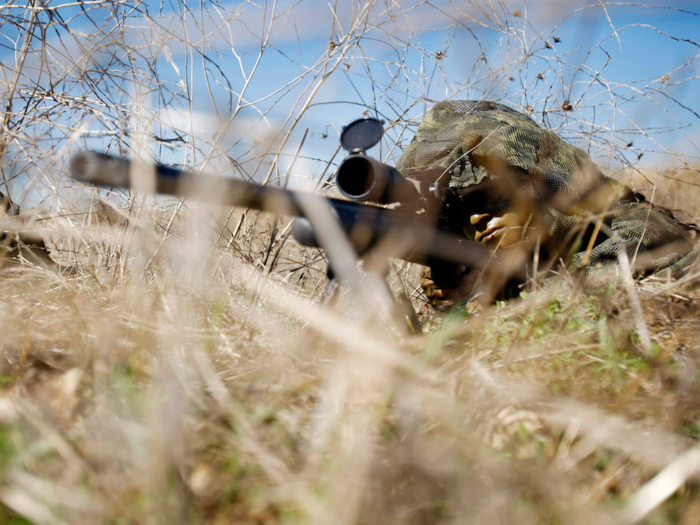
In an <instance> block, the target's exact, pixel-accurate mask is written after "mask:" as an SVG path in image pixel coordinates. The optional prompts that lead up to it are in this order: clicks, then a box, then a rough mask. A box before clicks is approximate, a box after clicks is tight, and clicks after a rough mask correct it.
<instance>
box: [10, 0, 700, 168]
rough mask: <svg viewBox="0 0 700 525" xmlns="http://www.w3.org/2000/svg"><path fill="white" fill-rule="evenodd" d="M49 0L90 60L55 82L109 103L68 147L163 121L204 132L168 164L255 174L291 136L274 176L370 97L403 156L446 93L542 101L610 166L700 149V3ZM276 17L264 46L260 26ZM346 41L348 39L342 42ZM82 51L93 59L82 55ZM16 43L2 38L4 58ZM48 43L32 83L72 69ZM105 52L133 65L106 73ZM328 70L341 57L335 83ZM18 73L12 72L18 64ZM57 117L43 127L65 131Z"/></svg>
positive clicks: (76, 116)
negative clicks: (361, 18) (110, 0)
mask: <svg viewBox="0 0 700 525" xmlns="http://www.w3.org/2000/svg"><path fill="white" fill-rule="evenodd" d="M49 5H51V6H54V7H56V11H55V13H60V14H61V16H62V17H63V19H64V20H69V19H70V24H69V25H70V27H71V29H72V30H73V31H74V32H75V33H74V34H72V35H69V34H67V33H65V32H64V33H61V32H60V31H58V32H53V33H51V32H49V36H48V39H47V41H46V42H45V43H44V48H43V49H44V50H45V49H46V47H47V46H46V44H47V43H48V48H50V49H52V50H53V52H52V54H51V55H50V57H51V59H52V60H55V61H56V66H55V68H56V71H58V70H60V69H61V67H65V66H64V65H63V62H65V63H70V61H71V59H69V58H68V56H69V55H70V56H71V57H72V59H78V60H77V62H78V66H73V65H69V66H67V67H65V71H64V72H67V75H68V76H67V77H65V80H64V81H62V83H54V84H52V88H53V90H54V91H55V92H63V93H64V94H66V95H70V96H82V95H85V96H86V97H87V98H88V100H89V101H91V103H92V102H94V105H93V107H94V111H93V112H92V114H87V113H86V112H84V111H82V110H80V111H79V110H77V109H74V108H72V107H65V108H62V109H61V110H60V112H59V113H57V116H55V117H52V118H53V123H54V124H60V123H67V122H70V124H71V125H72V126H73V127H78V128H80V129H81V130H82V131H81V133H82V135H81V134H75V133H73V134H71V135H69V136H68V135H64V136H62V138H61V139H60V140H58V139H51V138H47V140H46V143H51V140H55V141H56V144H58V145H62V144H63V143H64V142H65V140H66V138H70V139H71V140H72V141H73V142H72V143H71V146H70V147H69V148H65V147H61V149H60V151H61V155H63V158H62V159H61V161H65V158H66V156H67V155H68V154H69V153H70V151H71V148H72V149H76V148H78V149H79V148H91V149H109V150H111V151H115V152H118V153H125V152H126V149H125V147H126V148H127V149H128V147H132V146H134V143H135V141H136V140H137V138H138V133H136V131H138V130H140V131H142V132H143V131H144V130H150V131H151V132H153V133H154V134H155V135H157V136H158V137H160V138H163V139H165V140H166V141H167V140H173V139H177V138H178V136H191V137H194V138H193V139H191V140H190V141H189V146H183V145H182V144H179V143H178V142H165V143H163V142H161V143H154V144H150V146H149V147H148V149H150V151H151V153H153V154H154V155H156V157H158V158H159V159H160V160H162V161H163V162H168V163H185V164H188V165H195V166H198V167H203V168H204V169H209V170H215V169H216V168H224V169H231V167H232V166H236V165H238V166H239V167H240V170H239V174H241V175H244V176H251V177H255V178H256V179H257V180H263V179H264V178H265V177H266V176H267V175H268V174H269V173H270V169H271V161H272V160H273V159H274V155H273V153H274V152H276V151H280V152H281V156H280V157H279V161H278V162H277V164H276V166H275V169H273V170H272V176H273V177H275V176H281V177H284V175H285V172H286V170H287V169H288V167H289V165H290V164H291V159H292V158H293V156H294V154H295V152H296V151H297V149H299V152H300V154H299V159H298V160H297V161H296V162H295V163H294V168H293V170H292V171H293V175H295V176H303V177H309V178H313V177H318V176H319V175H320V173H321V172H322V171H323V169H324V167H325V165H326V162H327V161H328V159H330V158H331V157H332V155H333V153H334V152H335V150H336V148H337V144H338V142H337V139H338V132H339V130H340V128H341V127H342V126H343V125H344V124H346V123H348V122H349V121H351V120H353V119H355V118H358V117H359V116H361V115H362V114H363V112H365V113H366V114H370V115H376V116H380V117H381V118H383V119H385V120H386V121H387V126H388V128H389V129H388V131H387V134H386V136H385V140H384V141H383V142H382V144H381V146H380V148H377V149H376V150H373V151H372V153H374V154H376V155H377V156H381V157H382V158H383V159H385V160H388V161H393V160H396V158H397V157H398V155H400V152H401V149H402V147H403V146H405V144H407V143H408V141H409V140H410V139H411V137H412V135H413V133H414V131H415V129H416V126H417V125H418V123H419V122H420V120H421V118H422V116H423V115H424V114H425V112H426V111H427V110H428V109H429V108H430V107H431V105H432V103H433V102H434V101H438V100H442V99H445V98H460V99H466V98H471V99H489V100H496V101H501V102H504V103H507V104H509V105H511V106H513V107H515V108H517V109H520V110H529V111H532V117H533V118H534V119H536V120H537V121H538V122H540V123H541V124H542V125H544V126H547V127H549V128H551V129H553V130H555V131H557V132H558V133H560V134H561V135H562V136H563V137H564V138H566V139H567V140H569V141H571V142H573V143H575V144H576V145H577V146H579V147H582V148H585V149H587V150H588V151H589V152H590V153H591V154H592V155H593V156H594V157H595V158H596V160H597V161H598V162H599V163H600V164H601V165H603V167H606V168H609V169H615V168H618V167H620V166H625V165H626V166H649V165H662V166H674V165H683V162H690V163H694V162H697V160H698V157H699V156H700V151H699V149H700V131H699V130H700V127H699V126H698V124H700V117H699V115H700V97H698V94H699V93H700V89H698V88H700V79H699V78H698V68H699V67H700V63H699V61H698V58H697V57H698V55H699V54H700V46H699V45H698V43H699V42H700V37H698V36H697V35H698V29H699V28H700V16H698V14H697V12H700V2H689V1H675V2H669V1H666V2H660V3H657V5H658V6H659V7H660V8H658V9H656V8H651V7H640V6H634V5H620V4H615V3H612V2H608V3H605V4H603V3H602V2H595V1H591V2H579V1H572V2H566V1H557V2H550V1H547V0H536V1H530V2H527V3H524V2H511V3H509V4H508V3H505V2H504V3H500V4H499V7H497V8H496V9H494V8H491V7H487V6H489V5H490V3H487V2H484V1H482V2H477V1H474V2H464V1H459V2H458V1H457V0H454V1H452V2H450V1H449V0H434V1H430V2H421V1H420V0H407V1H400V2H394V3H391V2H382V3H378V4H376V5H374V6H373V7H372V8H371V9H370V10H369V11H368V12H367V13H366V14H367V16H366V17H365V23H364V25H361V26H360V28H359V29H357V28H356V29H355V30H354V31H353V30H351V25H352V22H353V21H356V20H358V13H362V9H363V8H364V6H365V5H366V3H363V2H359V3H358V2H354V1H339V2H337V8H336V12H335V15H334V14H333V12H332V11H331V9H330V7H329V4H328V3H327V2H325V1H323V0H302V1H300V2H299V1H297V2H292V1H290V0H280V1H278V2H277V3H275V2H273V1H270V2H264V1H263V0H255V1H253V0H248V1H238V0H235V1H233V2H225V3H224V2H217V3H214V2H202V3H194V2H192V3H172V2H170V3H168V2H165V3H162V4H161V3H160V2H156V1H152V0H149V1H147V2H145V3H142V4H121V5H120V6H119V7H118V8H116V9H117V11H116V12H114V11H110V10H109V9H107V8H105V7H96V8H93V9H92V10H88V11H87V14H86V13H83V11H82V10H80V8H79V7H78V6H66V7H60V6H61V5H62V1H57V2H50V4H49ZM273 6H274V10H273ZM273 11H274V13H273ZM3 13H4V14H5V16H8V11H7V10H6V11H4V12H3ZM11 13H12V14H13V15H14V16H17V17H18V19H19V20H20V21H21V17H22V16H25V17H26V12H23V11H21V10H14V11H11ZM71 17H72V18H71ZM117 20H119V23H117ZM6 22H7V19H6ZM2 27H3V29H2V36H3V37H5V38H4V42H5V43H9V42H10V41H11V40H13V39H15V38H16V37H17V34H16V29H13V26H11V25H10V24H8V23H3V26H2ZM117 29H119V30H122V32H121V33H120V32H118V31H117ZM268 29H269V30H270V37H269V39H268V40H267V43H266V48H265V50H264V52H263V53H262V55H261V54H260V35H261V34H265V32H266V31H267V30H268ZM59 37H60V40H59ZM331 41H332V42H333V43H334V44H337V46H336V47H335V48H334V49H332V50H330V51H329V42H331ZM59 44H60V45H59ZM61 53H63V55H62V54H61ZM81 54H84V55H86V56H89V58H84V59H82V61H81V59H80V58H79V57H80V56H81ZM16 56H17V54H16V52H15V51H13V50H11V49H5V50H3V51H2V52H1V58H2V61H3V63H4V64H12V63H13V62H14V61H15V59H16ZM41 57H42V43H41V42H40V41H39V40H38V39H35V41H33V42H32V52H31V53H30V57H29V59H28V61H27V62H26V64H25V74H26V78H25V79H24V80H23V81H22V82H25V83H26V84H27V86H30V85H31V84H32V82H34V83H36V82H38V83H39V84H40V85H42V86H46V85H47V83H49V80H50V79H55V78H57V76H58V75H57V73H54V75H53V76H51V77H49V76H48V75H47V73H46V71H44V70H42V69H41V68H40V60H41ZM114 57H117V58H119V59H122V60H124V61H125V62H124V64H123V65H119V64H118V63H117V62H116V61H115V60H114ZM256 63H257V68H256V69H255V74H254V75H252V78H251V79H250V81H249V82H248V83H247V81H246V76H248V75H250V74H251V72H252V71H253V69H254V68H255V64H256ZM98 64H99V65H100V66H102V67H107V68H108V71H109V72H110V73H112V74H113V75H114V76H116V77H118V78H119V81H118V82H108V81H106V80H105V77H104V76H103V75H101V73H100V72H99V71H97V70H98V69H99V67H98ZM324 68H325V69H324ZM324 71H325V72H329V71H332V73H331V74H329V75H328V76H327V78H325V79H324V80H323V81H320V79H321V77H322V76H323V72H324ZM3 73H4V75H5V76H6V78H9V75H11V68H5V70H4V71H3ZM300 74H301V75H303V76H302V78H300V79H299V78H298V77H299V75H300ZM81 75H82V76H81ZM538 77H541V78H538ZM85 78H92V79H93V80H94V81H95V84H94V85H93V84H90V83H89V82H86V81H85ZM295 79H296V80H295ZM290 83H291V84H290ZM244 86H245V93H244V95H243V96H242V98H241V102H242V103H244V104H246V103H251V102H254V101H258V102H256V103H255V104H253V105H251V106H249V107H245V108H243V109H240V110H239V111H236V102H237V100H238V97H239V96H240V95H241V93H242V91H243V90H244ZM285 86H287V87H285ZM316 88H317V89H316ZM280 89H282V91H281V92H277V90H280ZM158 90H160V91H158ZM314 90H315V91H314ZM311 91H314V95H313V97H310V98H309V93H310V92H311ZM98 95H99V96H98ZM307 100H310V101H309V103H308V107H307V108H306V110H304V111H303V112H302V111H301V108H302V107H303V106H304V104H305V103H306V102H307ZM100 101H102V102H107V104H106V105H100V104H99V103H98V102H100ZM565 103H570V104H571V105H572V109H571V110H570V111H565V110H564V109H563V106H564V104H565ZM46 104H47V108H48V109H47V108H44V109H46V110H47V111H49V110H50V111H58V109H56V107H54V106H51V105H50V104H49V103H46ZM100 115H103V116H102V117H100ZM138 115H141V117H138ZM233 115H235V116H233ZM232 116H233V118H232ZM297 117H298V122H295V120H296V119H297ZM156 122H160V124H156ZM40 128H41V129H39V130H38V131H37V133H38V134H39V135H41V134H42V133H44V134H47V137H48V134H49V133H51V132H50V131H48V129H49V126H48V125H46V124H45V125H43V126H40ZM126 128H128V129H130V138H129V139H128V140H126V141H125V142H122V143H121V144H118V142H117V141H116V139H115V135H113V134H109V133H107V134H104V133H103V132H112V133H113V132H115V131H118V129H126ZM306 130H308V132H307V131H306ZM287 134H289V136H288V138H286V140H285V136H286V135H287ZM304 134H306V140H305V142H304V144H303V145H302V146H301V147H300V143H301V140H302V137H303V136H304ZM52 136H53V135H52ZM144 136H145V135H144ZM56 144H54V147H53V148H50V149H51V151H54V150H56V147H55V146H56ZM192 146H195V147H194V148H193V147H192ZM338 158H339V157H336V160H338ZM231 159H233V161H232V160H231ZM234 169H235V168H234Z"/></svg>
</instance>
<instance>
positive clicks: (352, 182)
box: [70, 118, 489, 269]
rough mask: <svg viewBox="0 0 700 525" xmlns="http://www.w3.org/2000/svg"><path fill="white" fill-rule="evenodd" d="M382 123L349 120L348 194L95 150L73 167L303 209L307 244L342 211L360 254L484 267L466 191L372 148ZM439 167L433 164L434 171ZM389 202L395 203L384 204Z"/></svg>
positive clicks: (160, 188) (100, 181) (133, 185)
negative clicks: (409, 170)
mask: <svg viewBox="0 0 700 525" xmlns="http://www.w3.org/2000/svg"><path fill="white" fill-rule="evenodd" d="M382 124H383V122H382V121H379V120H376V119H372V118H365V119H359V120H356V121H354V122H352V123H351V124H349V125H348V126H346V127H345V128H343V132H342V133H341V137H340V140H341V144H342V146H343V147H344V148H345V150H346V151H347V152H348V153H349V155H348V156H347V157H346V158H345V159H344V160H343V162H342V163H341V164H340V166H339V168H338V171H337V172H336V184H337V187H338V190H339V191H340V193H341V194H342V195H343V196H345V197H346V198H347V199H348V200H341V199H335V198H328V197H322V196H320V195H316V194H312V193H305V192H298V191H290V190H287V189H283V188H280V187H275V186H270V185H259V184H254V183H251V182H245V181H242V180H238V179H233V178H228V177H213V176H209V175H204V174H201V173H195V172H193V171H189V170H183V169H177V168H172V167H168V166H163V165H153V164H150V163H146V162H142V161H129V160H126V159H123V158H119V157H113V156H110V155H105V154H102V153H94V152H81V153H78V154H76V155H75V156H74V157H73V158H72V159H71V163H70V171H71V174H72V176H73V177H74V178H75V179H77V180H79V181H81V182H85V183H90V184H95V185H102V186H109V187H120V188H130V189H132V190H137V191H149V192H155V193H161V194H169V195H177V196H183V197H189V198H192V199H195V200H201V201H205V202H210V203H216V204H221V205H227V206H242V207H246V208H251V209H256V210H264V211H270V212H274V213H278V214H282V215H291V216H294V217H296V219H294V222H293V224H292V233H293V235H294V237H295V238H296V239H297V241H298V242H299V243H301V244H303V245H305V246H311V247H321V248H327V247H328V244H329V242H332V238H331V237H332V235H333V231H334V230H332V229H331V230H329V229H328V224H327V223H328V220H329V217H335V219H336V220H337V224H338V225H339V226H340V228H341V229H342V231H344V232H345V234H347V238H348V240H349V241H350V245H351V246H352V248H353V249H354V250H355V252H357V254H358V255H359V256H370V255H372V254H373V253H379V254H381V255H383V256H386V257H396V258H400V259H404V260H406V261H409V262H415V263H419V264H424V265H427V266H431V265H432V264H434V263H438V264H439V263H443V264H444V263H447V264H465V265H468V266H469V267H471V268H481V267H483V266H484V265H485V264H486V263H487V261H488V259H489V252H488V250H487V249H485V248H483V247H482V246H479V245H477V244H475V243H474V242H472V241H469V240H468V239H467V238H466V237H465V236H464V235H463V233H461V232H460V230H459V224H460V223H461V222H462V221H463V219H464V216H465V214H466V212H467V210H466V209H465V206H464V204H463V203H462V200H461V199H460V198H459V196H457V195H456V194H455V193H453V192H452V191H451V190H449V189H448V188H447V185H446V184H444V183H443V184H441V183H440V182H439V181H435V179H436V177H434V176H428V177H422V178H421V177H419V178H418V180H409V179H407V178H404V177H403V175H401V173H399V171H398V170H397V169H396V168H394V167H392V166H389V165H387V164H384V163H382V162H379V161H378V160H376V159H373V158H371V157H369V156H367V154H366V150H367V149H369V148H371V147H372V146H374V145H375V144H377V143H378V142H379V140H380V139H381V137H382V135H383V133H384V130H383V126H382ZM428 171H429V172H430V171H431V170H428ZM437 171H440V172H442V171H443V170H440V169H438V170H437ZM435 172H436V170H432V174H433V175H434V174H435ZM428 175H430V173H429V174H428ZM437 178H439V177H437ZM431 179H432V180H431ZM386 205H393V206H394V208H393V209H390V208H387V207H382V206H386ZM331 220H332V219H331ZM335 231H337V230H335ZM329 255H331V254H330V253H329ZM329 258H330V261H329V262H330V265H331V269H334V267H335V266H336V265H338V264H340V261H334V260H333V257H332V255H331V256H330V257H329Z"/></svg>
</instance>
